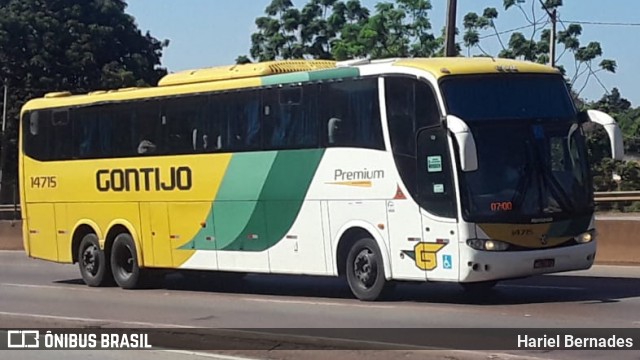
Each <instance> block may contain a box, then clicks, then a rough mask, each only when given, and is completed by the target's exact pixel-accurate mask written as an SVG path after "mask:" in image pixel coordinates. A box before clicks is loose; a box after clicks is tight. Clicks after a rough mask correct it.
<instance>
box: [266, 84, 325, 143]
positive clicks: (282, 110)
mask: <svg viewBox="0 0 640 360" xmlns="http://www.w3.org/2000/svg"><path fill="white" fill-rule="evenodd" d="M316 94H317V85H316V84H307V85H303V86H287V87H284V88H280V89H265V90H263V96H262V99H263V119H264V120H263V126H264V129H265V130H264V131H265V132H264V137H265V138H264V140H265V148H267V149H308V148H316V147H318V116H317V96H316Z"/></svg>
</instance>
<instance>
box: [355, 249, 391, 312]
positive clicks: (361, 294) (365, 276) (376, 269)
mask: <svg viewBox="0 0 640 360" xmlns="http://www.w3.org/2000/svg"><path fill="white" fill-rule="evenodd" d="M346 266H347V268H346V269H345V270H346V271H345V272H346V274H347V282H348V283H349V287H350V288H351V292H352V293H353V295H355V297H356V298H358V299H360V300H363V301H374V300H377V299H378V298H379V297H380V296H381V295H382V293H383V291H384V290H385V287H386V285H387V281H386V279H385V277H384V264H383V260H382V254H381V252H380V248H379V247H378V244H377V243H376V241H375V240H374V239H372V238H368V237H367V238H362V239H360V240H358V241H356V242H355V243H354V244H353V246H352V247H351V249H350V250H349V254H348V255H347V264H346Z"/></svg>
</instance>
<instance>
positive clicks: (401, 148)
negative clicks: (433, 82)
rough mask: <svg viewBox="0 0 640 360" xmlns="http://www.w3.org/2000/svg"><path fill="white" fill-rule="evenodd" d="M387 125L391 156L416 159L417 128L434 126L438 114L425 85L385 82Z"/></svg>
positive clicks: (409, 80) (406, 80) (400, 80)
mask: <svg viewBox="0 0 640 360" xmlns="http://www.w3.org/2000/svg"><path fill="white" fill-rule="evenodd" d="M385 94H386V100H387V101H386V102H387V121H388V123H389V133H390V135H391V146H392V148H393V151H394V153H396V154H401V155H409V156H416V153H415V152H416V142H415V140H416V136H417V131H418V130H419V129H421V128H424V127H428V126H433V125H437V124H438V123H439V121H440V112H439V110H438V103H437V101H436V97H435V95H434V93H433V90H431V87H430V86H429V85H427V84H426V83H424V82H422V81H419V80H417V79H414V78H410V77H404V76H402V77H388V78H385Z"/></svg>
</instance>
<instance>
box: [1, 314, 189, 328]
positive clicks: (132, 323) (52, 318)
mask: <svg viewBox="0 0 640 360" xmlns="http://www.w3.org/2000/svg"><path fill="white" fill-rule="evenodd" d="M0 315H4V316H15V317H26V318H37V319H51V320H67V321H80V322H105V323H115V324H119V325H134V326H144V327H162V328H180V329H197V328H198V327H197V326H185V325H177V324H161V323H150V322H142V321H122V320H115V319H93V318H81V317H72V316H55V315H44V314H26V313H13V312H4V311H0Z"/></svg>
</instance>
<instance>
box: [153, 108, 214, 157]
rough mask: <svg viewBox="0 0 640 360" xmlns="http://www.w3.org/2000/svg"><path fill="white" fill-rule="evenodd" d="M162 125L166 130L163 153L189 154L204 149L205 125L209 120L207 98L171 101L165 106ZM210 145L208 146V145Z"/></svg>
mask: <svg viewBox="0 0 640 360" xmlns="http://www.w3.org/2000/svg"><path fill="white" fill-rule="evenodd" d="M163 107H164V111H163V114H162V125H163V127H164V128H165V134H166V135H165V137H164V141H165V144H164V146H163V151H165V152H166V153H168V154H189V153H194V152H197V151H198V148H200V149H202V148H203V147H204V145H205V144H204V139H203V135H204V132H203V130H200V128H202V127H203V126H202V125H203V124H204V123H205V122H206V120H207V118H208V117H207V109H208V98H207V97H206V96H195V97H191V96H190V97H181V98H175V99H170V100H168V101H166V102H165V103H164V105H163ZM206 145H208V144H206Z"/></svg>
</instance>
